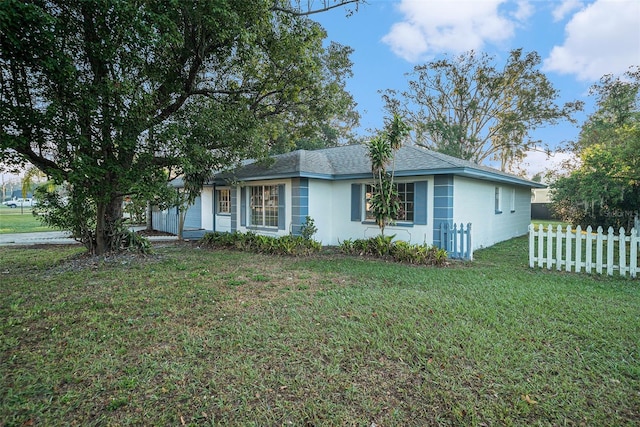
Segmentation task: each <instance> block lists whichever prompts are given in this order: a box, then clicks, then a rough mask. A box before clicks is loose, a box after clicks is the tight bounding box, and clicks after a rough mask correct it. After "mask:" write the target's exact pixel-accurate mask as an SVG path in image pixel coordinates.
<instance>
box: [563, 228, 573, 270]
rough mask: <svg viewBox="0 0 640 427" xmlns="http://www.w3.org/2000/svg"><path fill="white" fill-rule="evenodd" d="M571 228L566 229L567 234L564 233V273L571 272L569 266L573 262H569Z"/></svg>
mask: <svg viewBox="0 0 640 427" xmlns="http://www.w3.org/2000/svg"><path fill="white" fill-rule="evenodd" d="M571 236H572V234H571V226H568V227H567V232H566V233H565V240H566V242H567V254H566V256H565V257H564V266H565V270H566V271H571V265H572V264H573V262H572V261H571V260H572V258H571Z"/></svg>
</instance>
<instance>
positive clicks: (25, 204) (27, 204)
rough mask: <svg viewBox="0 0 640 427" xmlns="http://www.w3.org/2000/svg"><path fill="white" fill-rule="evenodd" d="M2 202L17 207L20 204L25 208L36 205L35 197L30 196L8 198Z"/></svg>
mask: <svg viewBox="0 0 640 427" xmlns="http://www.w3.org/2000/svg"><path fill="white" fill-rule="evenodd" d="M2 204H3V205H5V206H8V207H10V208H17V207H20V206H22V207H25V208H30V207H33V206H35V205H36V201H35V200H34V199H30V198H26V199H23V198H22V197H20V198H19V199H15V200H7V201H6V202H3V203H2Z"/></svg>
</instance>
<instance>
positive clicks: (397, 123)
mask: <svg viewBox="0 0 640 427" xmlns="http://www.w3.org/2000/svg"><path fill="white" fill-rule="evenodd" d="M409 131H410V128H409V126H407V125H406V124H405V123H404V122H403V121H402V118H401V117H400V116H399V115H397V114H394V115H393V117H392V118H391V119H390V120H388V121H387V123H386V126H385V128H384V129H383V130H382V131H380V132H379V133H378V135H376V136H375V137H373V138H372V139H371V141H369V143H368V149H369V158H370V159H371V173H372V174H373V180H374V184H373V194H372V195H371V200H370V204H371V211H372V212H373V215H374V218H375V221H376V224H377V225H378V227H380V233H381V234H382V235H384V229H385V227H387V225H389V224H393V222H394V221H395V220H396V219H397V218H398V216H399V214H400V213H401V211H402V204H401V201H400V196H399V195H398V191H397V189H396V186H395V185H394V169H395V153H396V151H397V150H398V149H399V148H400V147H401V146H402V142H403V141H404V139H405V138H406V137H407V136H408V135H409Z"/></svg>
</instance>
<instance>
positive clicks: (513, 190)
mask: <svg viewBox="0 0 640 427" xmlns="http://www.w3.org/2000/svg"><path fill="white" fill-rule="evenodd" d="M515 212H516V188H515V187H513V188H511V213H515Z"/></svg>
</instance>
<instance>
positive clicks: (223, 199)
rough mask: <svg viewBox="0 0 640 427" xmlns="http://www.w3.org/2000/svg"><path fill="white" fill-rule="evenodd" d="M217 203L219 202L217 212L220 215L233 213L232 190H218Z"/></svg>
mask: <svg viewBox="0 0 640 427" xmlns="http://www.w3.org/2000/svg"><path fill="white" fill-rule="evenodd" d="M216 193H217V194H216V201H217V209H216V212H217V213H219V214H230V213H231V190H229V189H224V190H217V191H216Z"/></svg>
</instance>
